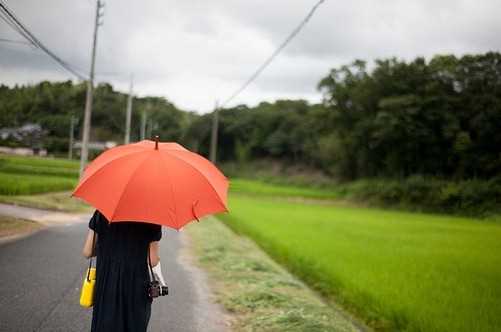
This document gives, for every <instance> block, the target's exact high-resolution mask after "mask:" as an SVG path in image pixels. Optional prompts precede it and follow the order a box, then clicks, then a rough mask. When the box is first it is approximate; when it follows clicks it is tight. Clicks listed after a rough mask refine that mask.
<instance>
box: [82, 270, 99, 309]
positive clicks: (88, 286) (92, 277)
mask: <svg viewBox="0 0 501 332" xmlns="http://www.w3.org/2000/svg"><path fill="white" fill-rule="evenodd" d="M95 284H96V268H95V267H89V268H88V269H87V275H86V276H85V278H84V281H83V285H82V292H81V293H80V305H81V306H82V307H85V308H90V307H92V305H93V304H94V285H95Z"/></svg>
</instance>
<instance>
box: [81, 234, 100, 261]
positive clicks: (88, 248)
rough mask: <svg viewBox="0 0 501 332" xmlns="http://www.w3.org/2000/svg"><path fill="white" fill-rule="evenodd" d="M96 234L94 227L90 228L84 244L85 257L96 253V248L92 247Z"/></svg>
mask: <svg viewBox="0 0 501 332" xmlns="http://www.w3.org/2000/svg"><path fill="white" fill-rule="evenodd" d="M94 234H95V233H94V231H93V230H92V229H89V232H88V233H87V238H86V239H85V244H84V247H83V250H82V255H84V257H85V258H90V257H94V256H95V255H96V254H95V253H94V252H93V251H94V248H92V242H93V241H92V240H93V239H92V238H93V237H94ZM95 235H96V236H97V234H95ZM96 240H97V239H96ZM96 242H97V241H96Z"/></svg>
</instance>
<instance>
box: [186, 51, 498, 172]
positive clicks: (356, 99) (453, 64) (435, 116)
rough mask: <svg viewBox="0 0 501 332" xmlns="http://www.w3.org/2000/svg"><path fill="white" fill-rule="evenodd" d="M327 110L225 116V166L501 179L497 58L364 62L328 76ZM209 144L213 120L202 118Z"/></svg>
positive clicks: (269, 107) (261, 109)
mask: <svg viewBox="0 0 501 332" xmlns="http://www.w3.org/2000/svg"><path fill="white" fill-rule="evenodd" d="M318 87H319V89H320V90H321V91H322V92H323V94H324V103H323V105H308V104H307V103H306V102H304V101H278V102H276V103H273V104H269V103H262V104H260V105H258V106H257V107H254V108H247V107H245V106H239V107H236V108H233V109H225V110H223V111H222V112H221V136H220V141H221V146H220V150H221V153H220V155H221V157H222V158H223V159H224V160H234V159H237V160H239V159H243V160H246V159H254V158H262V157H273V158H278V159H281V160H283V161H285V162H288V163H290V162H294V163H296V162H299V163H304V164H308V165H311V166H315V167H318V168H321V169H322V170H324V171H326V172H328V173H330V174H333V175H336V176H337V177H339V178H344V179H357V178H363V177H381V176H383V177H393V178H402V177H408V176H410V175H431V176H437V177H444V178H455V179H464V178H477V177H478V178H487V177H493V176H495V175H498V174H500V172H501V54H499V53H487V54H483V55H475V56H472V55H467V56H463V57H461V58H457V57H454V56H436V57H434V58H433V59H431V60H430V61H426V60H425V59H423V58H417V59H415V60H414V61H412V62H405V61H400V60H397V59H388V60H379V61H376V63H375V65H374V68H373V69H372V70H368V69H367V65H366V63H365V62H363V61H355V62H354V63H353V64H351V65H348V66H342V67H341V68H336V69H332V70H331V72H330V73H329V75H328V76H326V77H324V78H323V79H322V80H321V81H320V83H319V85H318ZM194 126H196V128H197V130H195V131H193V132H192V135H190V136H193V137H196V136H197V135H198V137H199V140H200V141H208V135H209V129H210V119H209V118H208V117H207V116H203V117H201V118H199V119H197V120H196V122H195V124H194Z"/></svg>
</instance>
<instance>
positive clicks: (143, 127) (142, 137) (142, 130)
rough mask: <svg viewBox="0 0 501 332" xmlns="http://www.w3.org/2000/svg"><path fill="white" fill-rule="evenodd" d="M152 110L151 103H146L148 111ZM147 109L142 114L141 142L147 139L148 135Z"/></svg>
mask: <svg viewBox="0 0 501 332" xmlns="http://www.w3.org/2000/svg"><path fill="white" fill-rule="evenodd" d="M149 108H150V102H149V101H147V102H146V109H149ZM146 109H143V112H142V113H141V135H140V136H141V141H142V140H143V139H144V138H145V135H146Z"/></svg>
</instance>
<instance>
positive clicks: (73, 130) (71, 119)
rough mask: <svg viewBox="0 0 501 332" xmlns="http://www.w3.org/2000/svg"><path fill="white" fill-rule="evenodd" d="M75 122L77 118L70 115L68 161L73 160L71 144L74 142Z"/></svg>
mask: <svg viewBox="0 0 501 332" xmlns="http://www.w3.org/2000/svg"><path fill="white" fill-rule="evenodd" d="M76 122H77V118H75V116H74V115H71V118H70V144H69V146H68V159H70V160H71V159H73V144H74V141H75V123H76Z"/></svg>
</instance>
